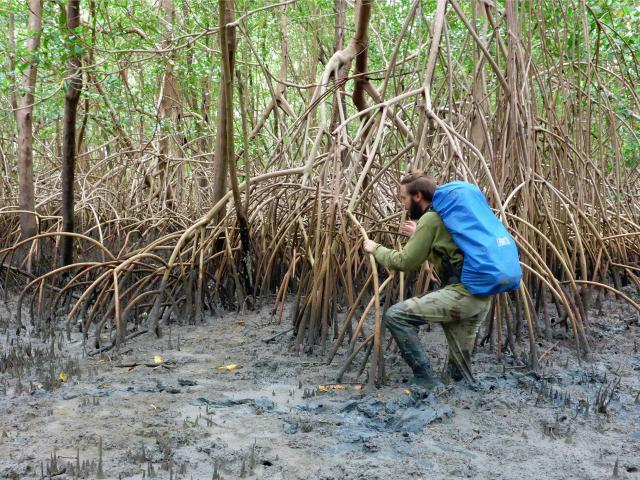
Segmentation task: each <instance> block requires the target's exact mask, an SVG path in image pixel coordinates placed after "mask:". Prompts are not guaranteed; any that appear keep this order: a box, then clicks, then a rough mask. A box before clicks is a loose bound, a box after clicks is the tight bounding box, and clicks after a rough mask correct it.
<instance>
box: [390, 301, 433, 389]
mask: <svg viewBox="0 0 640 480" xmlns="http://www.w3.org/2000/svg"><path fill="white" fill-rule="evenodd" d="M412 306H413V303H412V302H411V299H409V300H406V301H404V302H400V303H396V304H395V305H392V306H391V307H389V308H388V309H387V310H386V311H385V313H384V317H383V322H384V325H385V327H386V328H387V329H388V330H389V332H390V333H391V336H392V337H393V338H394V340H395V341H396V343H397V344H398V349H399V351H400V355H401V356H402V359H403V360H404V361H405V362H407V364H408V365H409V367H410V368H411V371H412V372H413V375H414V380H416V382H415V383H418V384H421V385H422V386H425V387H428V388H432V387H434V386H435V385H436V384H437V381H436V376H435V373H434V372H433V369H432V368H431V363H430V362H429V359H428V357H427V355H426V354H425V352H424V350H423V348H422V344H421V343H420V340H419V339H418V335H417V333H418V327H420V326H421V325H424V324H425V323H427V321H426V320H425V319H424V318H422V317H421V316H420V315H418V314H416V313H413V312H412V310H411V307H412Z"/></svg>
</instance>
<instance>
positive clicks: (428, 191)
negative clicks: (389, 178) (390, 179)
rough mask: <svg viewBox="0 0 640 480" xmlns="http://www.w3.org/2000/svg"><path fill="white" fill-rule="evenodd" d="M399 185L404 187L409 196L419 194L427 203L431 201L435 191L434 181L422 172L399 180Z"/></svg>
mask: <svg viewBox="0 0 640 480" xmlns="http://www.w3.org/2000/svg"><path fill="white" fill-rule="evenodd" d="M400 185H404V186H405V188H406V189H407V193H408V194H409V195H415V194H416V193H418V192H420V193H421V194H422V196H423V197H424V199H425V200H426V201H427V202H431V201H432V200H433V193H434V192H435V191H436V187H437V184H436V181H435V180H434V179H433V178H431V177H429V176H428V175H426V174H424V173H422V172H416V173H412V174H410V175H407V176H406V177H403V178H402V180H400Z"/></svg>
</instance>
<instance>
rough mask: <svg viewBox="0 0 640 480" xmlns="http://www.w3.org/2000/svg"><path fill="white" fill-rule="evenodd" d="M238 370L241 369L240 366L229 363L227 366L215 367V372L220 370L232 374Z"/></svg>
mask: <svg viewBox="0 0 640 480" xmlns="http://www.w3.org/2000/svg"><path fill="white" fill-rule="evenodd" d="M239 368H242V366H240V365H237V364H235V363H230V364H229V365H220V366H219V367H216V369H217V370H222V371H225V372H233V371H234V370H237V369H239Z"/></svg>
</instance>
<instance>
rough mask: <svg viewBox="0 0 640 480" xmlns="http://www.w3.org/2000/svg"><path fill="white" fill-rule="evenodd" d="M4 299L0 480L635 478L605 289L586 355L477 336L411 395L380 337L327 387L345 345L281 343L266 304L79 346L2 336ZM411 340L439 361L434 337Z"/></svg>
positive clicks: (628, 338) (624, 389)
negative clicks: (112, 342)
mask: <svg viewBox="0 0 640 480" xmlns="http://www.w3.org/2000/svg"><path fill="white" fill-rule="evenodd" d="M630 294H633V293H630ZM12 307H13V305H11V304H9V305H8V306H4V307H3V309H2V310H0V326H1V327H2V330H0V332H2V334H3V335H2V337H3V338H2V345H1V346H0V478H10V479H13V478H16V479H17V478H43V477H44V478H60V479H63V478H113V479H117V478H134V479H142V478H158V479H191V478H193V479H211V478H218V479H220V478H223V479H234V478H248V479H287V480H290V479H309V478H314V479H318V480H320V479H326V480H329V479H385V480H388V479H391V478H398V479H421V478H423V479H426V478H429V479H432V478H479V479H497V478H504V479H511V478H547V479H564V478H582V479H599V478H611V477H612V476H614V475H617V478H640V353H639V348H640V322H639V321H638V318H637V315H636V312H634V311H632V310H631V308H630V307H628V306H626V305H624V304H623V303H620V302H617V301H614V300H607V301H606V302H605V305H604V307H603V308H602V311H593V312H591V316H590V319H591V327H592V334H591V338H590V340H591V343H592V348H593V351H594V353H593V354H592V356H591V358H590V359H589V360H588V361H585V360H583V361H581V362H579V361H578V359H577V358H576V356H575V354H574V350H573V348H572V345H571V340H570V339H569V338H568V336H567V335H566V334H565V333H564V330H561V328H562V327H557V330H558V331H557V332H556V337H557V338H554V339H551V340H549V341H544V340H541V341H540V342H539V348H540V352H546V351H547V350H548V351H549V353H547V354H546V355H545V357H544V358H543V360H542V362H541V370H540V372H539V373H533V372H528V371H527V369H526V368H524V367H523V366H522V365H521V364H520V362H519V361H517V360H514V359H513V358H511V357H509V356H507V355H505V356H503V358H498V356H497V355H496V354H493V353H490V351H489V349H488V347H480V348H479V350H478V352H477V353H476V355H475V356H474V371H475V372H476V377H477V382H476V384H474V385H468V384H464V383H457V384H449V385H447V386H445V387H444V388H443V389H439V390H438V391H437V392H435V393H432V394H430V395H428V396H425V395H424V392H422V391H420V390H415V389H410V388H408V387H407V385H406V384H405V383H403V380H405V379H406V378H407V377H408V376H409V372H408V370H407V368H406V366H405V365H404V364H403V363H402V361H401V360H399V359H398V358H396V356H395V355H394V353H393V351H392V350H393V349H391V350H390V351H389V352H388V353H387V363H386V372H387V377H388V378H387V385H386V386H385V387H384V388H381V389H370V388H368V387H367V386H366V379H365V378H359V379H356V378H354V372H353V371H352V372H351V373H350V374H348V375H347V376H346V377H345V383H343V384H341V385H335V384H334V378H335V375H336V373H337V370H338V369H339V366H340V364H341V362H342V361H343V360H344V358H345V356H344V355H345V352H339V354H338V356H337V357H336V360H335V361H334V365H332V366H327V365H325V364H324V363H323V361H322V358H323V357H322V355H321V354H320V352H316V353H315V354H313V355H310V356H307V355H298V354H296V353H294V352H293V350H292V349H291V345H290V334H283V335H280V336H277V337H276V335H277V334H279V333H282V332H285V331H286V330H288V329H289V328H290V327H289V325H288V324H286V321H285V322H283V323H282V324H276V323H275V320H274V319H272V317H271V316H270V308H269V305H265V306H264V308H262V309H261V310H258V311H256V312H250V313H245V314H242V315H237V314H228V315H225V316H224V317H222V318H208V319H207V320H206V323H205V324H202V325H197V326H177V325H174V326H172V327H171V333H170V335H169V331H167V332H166V333H165V337H163V338H160V339H157V338H154V337H152V336H140V337H138V338H135V339H133V340H130V341H129V342H127V343H126V344H124V345H122V346H121V347H119V349H118V350H115V349H114V350H111V351H108V352H105V353H103V354H101V355H95V356H88V355H87V353H89V352H91V351H92V350H93V349H92V348H90V347H89V345H88V344H85V343H84V342H83V340H82V336H81V335H80V334H79V333H75V332H71V334H70V339H68V338H67V333H66V331H65V328H64V326H61V327H60V331H58V332H57V333H56V336H55V339H54V340H53V341H51V340H47V341H45V342H42V341H41V340H39V339H38V338H36V337H35V336H33V337H30V336H28V335H27V336H25V335H24V334H23V335H22V336H21V337H19V338H18V337H16V336H15V328H14V327H15V326H14V325H13V324H12V322H13V317H12V315H11V314H10V313H9V311H8V310H7V308H8V309H9V310H10V309H11V308H12ZM285 318H286V316H285ZM274 337H275V339H274ZM421 338H422V341H423V344H424V345H425V347H426V348H427V350H428V352H429V355H430V356H431V358H432V360H433V362H434V364H435V365H436V366H437V367H438V368H442V367H443V364H442V363H443V360H444V359H445V358H446V349H445V341H444V336H443V334H442V332H441V331H440V330H439V329H437V328H436V329H434V330H433V331H431V332H424V333H422V334H421ZM267 340H268V341H267ZM158 356H159V357H158ZM356 370H357V369H356ZM320 386H322V387H320Z"/></svg>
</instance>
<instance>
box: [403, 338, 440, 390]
mask: <svg viewBox="0 0 640 480" xmlns="http://www.w3.org/2000/svg"><path fill="white" fill-rule="evenodd" d="M395 333H396V335H395V337H396V342H397V344H398V349H399V350H400V355H401V356H402V359H403V360H404V361H405V362H407V364H408V365H409V367H410V368H411V371H412V372H413V378H412V379H411V381H410V382H409V383H411V384H413V385H417V386H419V387H421V388H424V389H425V390H429V391H430V390H433V388H435V387H437V386H438V385H440V381H438V377H437V375H436V373H435V372H434V371H433V369H432V368H431V363H430V362H429V359H428V358H427V355H426V354H425V353H424V350H423V349H422V345H420V341H419V340H418V338H417V337H416V336H407V335H404V333H401V332H395Z"/></svg>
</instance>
